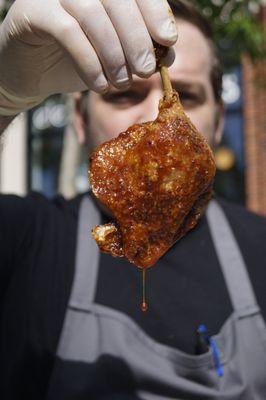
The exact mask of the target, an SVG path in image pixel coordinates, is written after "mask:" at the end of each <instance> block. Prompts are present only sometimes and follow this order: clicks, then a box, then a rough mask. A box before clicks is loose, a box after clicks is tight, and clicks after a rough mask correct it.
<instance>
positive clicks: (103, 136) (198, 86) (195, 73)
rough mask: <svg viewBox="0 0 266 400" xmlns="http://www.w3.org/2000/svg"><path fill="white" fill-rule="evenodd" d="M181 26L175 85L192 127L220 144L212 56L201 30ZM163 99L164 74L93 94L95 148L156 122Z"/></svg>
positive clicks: (90, 129) (173, 69)
mask: <svg viewBox="0 0 266 400" xmlns="http://www.w3.org/2000/svg"><path fill="white" fill-rule="evenodd" d="M177 24H178V30H179V40H178V42H177V43H176V45H175V52H176V59H175V62H174V64H173V65H172V66H171V67H170V69H169V72H170V78H171V82H172V85H173V87H174V89H176V90H177V91H178V92H179V96H180V99H181V102H182V104H183V106H184V108H185V111H186V113H187V114H188V116H189V117H190V118H191V120H192V122H193V123H194V124H195V126H196V127H197V129H198V130H199V131H200V132H201V133H202V134H203V135H204V136H205V137H206V138H207V140H208V142H209V143H210V144H211V145H214V144H215V142H217V141H218V140H219V138H220V131H221V129H222V123H221V120H222V117H221V114H222V113H221V106H220V105H219V104H217V103H216V102H215V99H214V94H213V89H212V86H211V82H210V69H211V65H212V60H211V57H212V56H211V51H210V48H209V45H208V43H207V41H206V39H205V38H204V36H203V35H202V33H201V32H200V31H199V30H198V28H196V27H195V26H193V25H192V24H190V23H189V22H186V21H183V20H177ZM162 95H163V92H162V84H161V79H160V75H159V73H157V74H155V75H153V76H152V77H151V78H149V79H140V78H134V82H133V85H132V86H131V87H130V88H129V89H127V90H124V91H122V92H121V91H118V90H116V89H111V91H110V92H109V93H107V94H104V95H100V94H97V93H94V92H91V93H90V94H89V97H88V104H87V107H88V115H89V122H88V124H89V125H88V129H87V132H88V136H89V137H88V138H87V140H88V141H89V147H90V148H94V147H95V146H97V145H98V144H100V143H102V142H105V141H107V140H110V139H112V138H114V137H116V136H117V135H118V134H119V133H120V132H123V131H125V130H126V129H127V128H128V127H129V126H131V125H133V124H136V123H140V122H144V121H149V120H153V119H155V118H156V116H157V112H158V103H159V99H160V98H161V97H162Z"/></svg>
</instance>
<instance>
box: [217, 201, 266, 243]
mask: <svg viewBox="0 0 266 400" xmlns="http://www.w3.org/2000/svg"><path fill="white" fill-rule="evenodd" d="M217 200H218V203H219V204H220V205H221V206H222V208H223V210H224V213H225V215H226V217H227V219H228V220H229V223H230V225H231V226H232V228H233V230H234V229H235V230H237V231H241V232H242V233H243V234H246V235H248V236H250V237H252V236H253V235H254V233H256V232H261V233H264V235H266V217H265V216H263V215H259V214H257V213H255V212H252V211H250V210H247V209H246V207H244V206H243V205H240V204H236V203H232V202H228V201H226V200H224V199H220V198H219V199H217ZM264 239H266V237H265V236H264Z"/></svg>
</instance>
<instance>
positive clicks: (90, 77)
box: [0, 0, 177, 115]
mask: <svg viewBox="0 0 266 400" xmlns="http://www.w3.org/2000/svg"><path fill="white" fill-rule="evenodd" d="M151 38H153V39H154V40H155V41H157V42H158V43H160V44H162V45H166V46H170V45H173V44H174V43H175V41H176V39H177V31H176V25H175V19H174V17H173V15H172V13H171V10H170V8H169V5H168V3H167V1H166V0H45V1H44V0H16V1H15V2H14V4H13V6H12V7H11V9H10V10H9V12H8V14H7V16H6V18H5V20H4V22H3V24H2V25H1V26H0V114H2V115H13V114H17V113H19V112H20V111H22V110H24V109H26V108H30V107H32V106H34V105H36V104H38V103H39V102H41V101H42V100H43V99H44V98H46V97H47V96H49V95H51V94H53V93H63V92H73V91H77V90H84V89H86V88H89V89H92V90H94V91H96V92H104V91H106V90H108V85H109V84H112V85H114V86H116V87H118V88H119V87H123V86H125V85H127V86H128V85H129V84H130V81H131V77H132V73H134V74H137V75H138V76H141V77H148V76H150V75H151V74H152V73H154V71H155V68H156V63H155V58H154V52H153V44H152V39H151Z"/></svg>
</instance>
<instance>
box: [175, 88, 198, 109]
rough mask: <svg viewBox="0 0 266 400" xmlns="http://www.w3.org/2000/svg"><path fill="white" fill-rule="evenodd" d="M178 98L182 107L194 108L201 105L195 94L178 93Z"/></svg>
mask: <svg viewBox="0 0 266 400" xmlns="http://www.w3.org/2000/svg"><path fill="white" fill-rule="evenodd" d="M179 97H180V100H181V103H182V104H183V106H184V107H187V108H189V107H196V106H197V105H199V104H200V103H201V100H200V98H199V96H197V94H195V93H190V92H181V91H180V92H179Z"/></svg>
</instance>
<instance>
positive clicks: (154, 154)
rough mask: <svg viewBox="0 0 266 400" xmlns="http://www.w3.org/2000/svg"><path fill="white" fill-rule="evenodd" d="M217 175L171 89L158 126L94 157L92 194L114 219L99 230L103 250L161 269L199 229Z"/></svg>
mask: <svg viewBox="0 0 266 400" xmlns="http://www.w3.org/2000/svg"><path fill="white" fill-rule="evenodd" d="M215 170H216V168H215V162H214V158H213V154H212V151H211V149H210V147H209V145H208V143H207V141H206V139H205V138H204V137H203V136H202V135H201V134H200V133H198V132H197V130H196V128H195V127H194V125H193V124H192V123H191V121H190V120H189V118H188V117H187V116H186V114H185V113H184V110H183V107H182V105H181V103H180V101H179V96H178V94H177V92H175V91H174V90H172V89H171V90H170V91H169V90H168V92H166V95H165V96H164V98H163V99H162V100H160V104H159V114H158V117H157V119H156V120H155V121H152V122H146V123H142V124H136V125H133V126H131V127H130V128H129V129H127V131H126V132H123V133H121V134H120V135H119V136H118V137H117V138H115V139H112V140H110V141H108V142H106V143H104V144H102V145H100V146H99V147H98V148H97V149H96V150H95V151H94V152H93V153H92V154H91V157H90V171H89V179H90V183H91V187H92V191H93V193H94V195H95V196H96V198H97V199H98V200H99V201H100V202H101V203H103V204H104V205H105V206H106V207H107V208H108V209H109V210H110V211H111V212H112V214H113V215H114V218H115V222H113V223H110V224H106V225H103V226H96V227H94V228H93V231H92V234H93V237H94V239H95V240H96V241H97V243H98V245H99V247H100V249H101V250H102V251H104V252H107V253H110V254H111V255H113V256H118V257H122V256H124V257H126V258H127V259H128V260H129V261H130V262H131V263H133V264H135V265H136V266H138V267H139V268H147V267H150V266H152V265H153V264H155V263H156V261H157V260H158V259H159V258H160V257H161V256H162V255H163V254H164V253H165V252H166V251H167V250H168V249H169V248H170V247H171V246H172V245H173V244H174V243H175V242H176V241H178V240H179V239H180V238H181V237H182V236H184V235H185V233H186V232H187V231H189V230H190V229H192V228H193V227H194V226H195V225H196V223H197V221H198V220H199V218H200V216H201V215H202V213H203V211H204V208H205V206H206V204H207V203H208V201H209V200H210V198H211V195H212V184H213V180H214V176H215Z"/></svg>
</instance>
